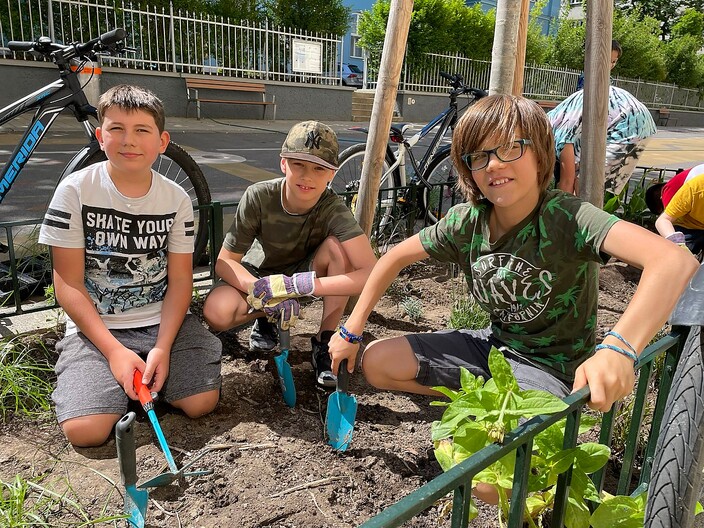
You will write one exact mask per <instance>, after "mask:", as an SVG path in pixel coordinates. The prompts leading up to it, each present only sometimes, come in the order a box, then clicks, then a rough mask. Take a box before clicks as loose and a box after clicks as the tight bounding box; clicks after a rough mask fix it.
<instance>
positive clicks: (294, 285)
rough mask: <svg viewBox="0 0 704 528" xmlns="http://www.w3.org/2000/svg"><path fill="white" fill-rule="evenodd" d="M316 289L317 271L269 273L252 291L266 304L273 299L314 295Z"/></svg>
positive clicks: (257, 282) (256, 283) (255, 284)
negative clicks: (287, 273) (290, 274)
mask: <svg viewBox="0 0 704 528" xmlns="http://www.w3.org/2000/svg"><path fill="white" fill-rule="evenodd" d="M314 289H315V272H314V271H306V272H304V273H294V274H293V276H292V277H289V276H288V275H269V276H268V277H263V278H261V279H259V280H258V281H256V282H255V283H254V285H253V286H252V291H251V292H250V293H251V294H252V295H253V296H254V297H257V298H259V299H261V301H262V302H263V303H264V304H266V303H268V302H269V301H270V300H271V299H274V298H281V299H291V298H294V297H305V296H306V295H313V291H314Z"/></svg>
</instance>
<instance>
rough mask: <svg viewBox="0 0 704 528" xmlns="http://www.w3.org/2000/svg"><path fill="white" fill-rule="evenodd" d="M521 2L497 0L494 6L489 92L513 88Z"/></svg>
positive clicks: (503, 92) (502, 92) (497, 92)
mask: <svg viewBox="0 0 704 528" xmlns="http://www.w3.org/2000/svg"><path fill="white" fill-rule="evenodd" d="M520 14H521V4H518V3H517V2H515V0H499V1H498V3H497V6H496V26H495V29H494V45H493V46H492V50H491V73H490V76H489V94H490V95H493V94H508V93H511V90H512V89H513V72H514V70H515V68H516V47H517V46H516V42H517V40H518V19H519V17H520Z"/></svg>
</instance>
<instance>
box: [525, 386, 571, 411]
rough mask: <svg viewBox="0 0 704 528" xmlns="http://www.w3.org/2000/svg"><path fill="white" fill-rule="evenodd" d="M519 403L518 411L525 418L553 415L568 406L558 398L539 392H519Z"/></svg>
mask: <svg viewBox="0 0 704 528" xmlns="http://www.w3.org/2000/svg"><path fill="white" fill-rule="evenodd" d="M520 394H521V398H522V399H521V401H520V405H519V406H518V409H519V410H520V411H522V412H523V415H524V416H525V417H527V418H528V417H533V416H538V415H541V414H555V413H557V412H560V411H564V410H565V409H566V408H567V407H568V406H567V404H566V403H565V402H563V401H562V400H561V399H560V398H558V397H557V396H555V395H554V394H550V393H549V392H545V391H541V390H527V391H521V393H520Z"/></svg>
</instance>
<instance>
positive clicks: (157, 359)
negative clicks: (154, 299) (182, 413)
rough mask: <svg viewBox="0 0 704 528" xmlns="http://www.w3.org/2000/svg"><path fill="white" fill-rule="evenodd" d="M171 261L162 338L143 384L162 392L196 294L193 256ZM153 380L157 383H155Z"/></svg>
mask: <svg viewBox="0 0 704 528" xmlns="http://www.w3.org/2000/svg"><path fill="white" fill-rule="evenodd" d="M167 258H168V262H167V281H168V288H167V289H166V296H165V297H164V302H163V303H162V308H161V322H160V324H159V335H158V336H157V338H156V343H155V344H154V348H152V350H151V351H150V352H149V354H148V356H147V364H146V367H145V369H144V371H143V372H142V383H145V384H150V383H151V385H150V388H151V389H152V390H153V391H156V392H158V391H160V390H161V388H162V386H163V385H164V382H165V381H166V377H167V376H168V374H169V357H170V354H171V347H172V346H173V343H174V340H175V339H176V334H178V331H179V329H180V328H181V324H183V319H184V318H185V317H186V312H187V310H188V307H189V306H190V304H191V298H192V295H193V263H192V262H193V254H192V253H169V254H168V257H167ZM152 380H153V381H152Z"/></svg>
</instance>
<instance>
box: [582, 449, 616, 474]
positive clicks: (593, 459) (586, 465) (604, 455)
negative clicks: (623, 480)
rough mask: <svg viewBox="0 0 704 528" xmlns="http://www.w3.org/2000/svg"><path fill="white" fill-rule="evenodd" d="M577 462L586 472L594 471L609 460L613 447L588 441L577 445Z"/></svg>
mask: <svg viewBox="0 0 704 528" xmlns="http://www.w3.org/2000/svg"><path fill="white" fill-rule="evenodd" d="M577 449H578V451H577V453H576V455H575V464H576V465H577V466H578V467H579V468H580V469H582V470H583V471H584V472H585V473H594V472H595V471H597V470H598V469H601V468H602V467H603V466H604V464H606V463H607V462H608V461H609V455H611V449H609V448H608V447H607V446H605V445H603V444H598V443H596V442H587V443H584V444H580V445H578V446H577Z"/></svg>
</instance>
